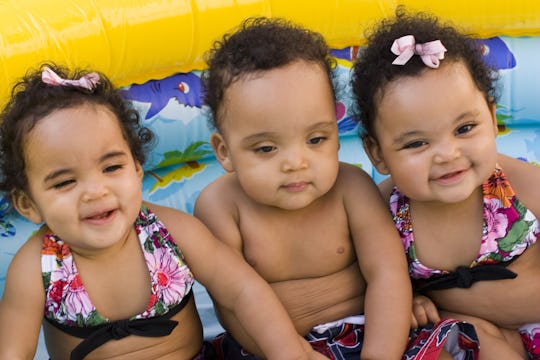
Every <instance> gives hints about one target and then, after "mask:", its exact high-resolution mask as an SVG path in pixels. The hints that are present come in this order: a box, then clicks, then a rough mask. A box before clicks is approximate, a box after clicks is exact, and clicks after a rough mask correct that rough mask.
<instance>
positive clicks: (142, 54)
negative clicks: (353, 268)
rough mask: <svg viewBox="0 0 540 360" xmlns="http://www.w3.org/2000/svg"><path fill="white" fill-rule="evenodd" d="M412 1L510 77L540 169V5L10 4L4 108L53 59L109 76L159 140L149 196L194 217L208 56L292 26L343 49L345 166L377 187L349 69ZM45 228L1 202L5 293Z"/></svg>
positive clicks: (504, 115)
mask: <svg viewBox="0 0 540 360" xmlns="http://www.w3.org/2000/svg"><path fill="white" fill-rule="evenodd" d="M402 3H403V4H405V5H406V6H407V8H409V9H411V10H413V9H414V10H427V11H431V12H433V13H435V14H437V15H439V16H441V17H442V18H444V19H447V20H450V21H452V22H454V23H455V24H456V25H458V26H460V27H462V28H463V29H465V30H466V31H468V32H471V33H477V34H479V35H480V36H481V37H482V38H483V39H484V40H482V42H483V44H484V49H485V60H486V61H488V62H490V63H491V64H493V65H495V66H496V67H497V68H498V69H499V71H500V75H501V78H500V85H501V99H500V102H499V103H498V106H497V119H498V122H499V128H500V134H499V137H498V140H497V141H498V144H499V147H500V150H501V151H502V152H504V153H507V154H509V155H511V156H514V157H520V158H522V159H524V160H527V161H530V162H540V101H538V98H537V94H538V93H539V87H540V85H539V84H540V69H539V68H538V59H537V54H540V31H539V29H540V2H533V1H526V0H522V1H519V0H515V1H512V2H508V1H500V0H491V1H475V2H470V1H468V0H455V1H452V2H446V1H427V0H411V1H389V0H379V1H360V0H357V1H354V0H348V1H347V0H336V1H333V2H329V1H326V0H296V1H288V0H274V1H270V0H266V1H262V0H238V1H232V0H228V1H227V0H219V1H218V0H190V1H188V0H169V1H166V0H160V1H158V0H148V1H142V0H140V1H134V0H132V1H126V0H106V1H105V0H94V1H88V0H79V1H75V0H71V1H67V0H48V1H46V2H44V1H40V0H33V1H32V0H7V1H6V0H4V1H1V0H0V27H1V31H0V84H2V87H1V89H0V104H1V105H3V104H4V103H5V100H6V99H7V96H8V94H9V91H10V88H11V86H12V84H13V83H14V82H15V80H16V79H18V78H19V77H21V76H22V75H23V74H24V73H25V71H26V70H27V69H28V68H30V67H35V66H36V65H37V64H39V63H41V62H44V61H54V62H58V63H61V64H65V65H67V66H76V67H86V66H88V67H92V68H96V69H98V70H100V71H102V72H104V73H107V74H109V76H110V77H111V78H112V79H113V81H114V82H115V83H116V84H118V85H120V86H122V87H123V89H122V91H123V94H124V96H125V98H126V99H128V100H129V101H131V102H132V103H133V105H134V106H135V108H136V109H138V111H140V114H141V118H142V119H143V122H144V123H145V125H147V126H149V127H150V128H152V129H153V130H154V131H155V132H156V134H157V136H158V138H159V140H158V143H157V144H156V147H155V148H154V150H153V151H152V153H151V154H150V156H149V160H148V162H147V163H146V164H145V166H144V169H145V177H144V179H143V194H144V198H145V199H147V200H149V201H152V202H156V203H160V204H163V205H167V206H172V207H175V208H178V209H182V210H184V211H187V212H192V210H193V204H194V202H195V199H196V198H197V196H198V194H199V192H200V191H201V189H202V188H203V187H204V186H206V185H207V184H208V183H209V182H210V181H212V180H213V179H214V178H216V177H217V176H219V175H220V174H222V169H221V167H220V166H219V164H218V163H217V162H216V160H215V159H214V157H213V155H212V150H211V147H210V146H209V144H208V139H209V135H210V131H211V130H210V129H209V128H208V126H207V110H206V109H205V108H204V107H203V106H202V104H201V100H200V95H201V84H200V71H201V70H203V68H204V65H203V61H202V60H203V54H204V51H205V50H206V49H208V48H209V47H210V46H211V44H212V42H213V41H215V40H216V39H218V38H220V37H221V35H222V34H223V33H224V32H227V31H229V30H231V29H233V28H234V27H235V26H237V25H238V24H239V23H240V22H241V21H242V20H243V19H244V18H246V17H248V16H256V15H266V16H280V17H286V18H289V19H291V20H293V21H295V22H298V23H300V24H303V25H305V26H307V27H309V28H312V29H314V30H317V31H320V32H321V33H322V34H323V35H324V36H325V37H326V39H327V40H328V42H329V44H330V45H331V47H332V48H333V49H334V50H333V55H334V56H335V57H336V59H337V60H338V67H337V68H336V70H335V71H336V82H337V83H338V84H336V85H337V86H336V88H337V89H339V92H338V102H337V106H336V113H337V118H338V127H339V133H340V141H341V149H340V158H341V160H343V161H347V162H350V163H353V164H357V165H358V166H361V167H362V168H364V169H365V170H366V171H367V172H368V173H370V174H372V176H373V178H374V179H375V180H376V181H378V180H380V179H381V176H380V175H379V174H377V173H376V172H375V170H374V169H373V168H372V166H371V164H370V162H369V160H368V158H367V157H366V155H365V154H364V152H363V151H362V147H361V145H360V142H359V140H358V137H357V130H358V129H357V128H356V126H355V123H354V122H353V121H352V119H351V115H352V112H351V98H350V95H351V91H350V88H349V87H348V80H349V69H350V66H351V61H352V59H353V57H354V55H355V54H356V53H357V51H358V47H359V46H362V44H363V43H364V37H363V32H364V30H365V29H366V27H368V26H370V25H372V24H373V23H374V22H375V21H376V20H377V19H379V18H381V17H384V16H389V15H391V14H392V13H393V12H394V9H395V7H396V6H397V5H398V4H402ZM35 229H36V227H35V225H33V224H31V223H29V222H28V221H26V220H24V219H23V218H21V217H20V216H18V215H17V213H16V212H15V211H13V210H11V209H10V208H9V206H8V202H7V201H6V198H5V196H2V197H0V296H1V294H2V293H3V287H4V281H5V275H6V270H7V267H8V265H9V263H10V261H11V259H12V257H13V255H14V254H15V252H16V251H17V249H18V248H19V247H20V246H21V244H22V243H23V242H24V241H25V240H26V239H27V238H28V236H29V235H30V234H31V233H32V231H34V230H35ZM202 291H203V292H204V289H203V290H202ZM198 305H199V304H198ZM205 306H206V307H205V308H204V309H203V308H200V310H201V309H202V310H201V311H203V312H204V311H206V312H207V313H208V314H206V315H204V314H203V322H204V325H205V333H206V334H207V335H209V334H210V335H211V333H212V332H213V331H217V330H216V329H219V325H217V322H216V320H215V318H214V317H213V313H212V307H211V303H210V302H207V303H206V305H205Z"/></svg>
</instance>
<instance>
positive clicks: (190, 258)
mask: <svg viewBox="0 0 540 360" xmlns="http://www.w3.org/2000/svg"><path fill="white" fill-rule="evenodd" d="M151 208H152V210H154V211H155V212H156V213H157V215H158V217H159V218H161V219H162V221H163V222H164V223H165V224H166V226H167V228H168V230H169V231H170V233H171V234H172V235H173V238H174V239H175V240H176V242H177V243H178V245H179V247H180V249H181V251H182V252H183V254H184V255H185V258H186V262H187V263H188V265H189V266H190V268H191V270H192V271H193V274H194V275H195V277H196V278H197V280H198V281H199V282H201V283H202V284H203V285H204V286H205V287H206V288H207V290H208V292H209V293H210V294H211V296H212V298H213V299H214V300H215V301H216V302H217V303H219V304H220V305H221V307H222V309H225V310H226V311H229V312H232V313H234V314H235V316H236V317H237V319H238V321H239V322H240V324H241V326H242V328H243V329H244V330H245V331H246V333H247V334H249V336H250V337H251V338H252V339H254V340H255V341H256V344H257V346H258V347H259V348H260V349H261V351H262V353H263V354H264V356H265V358H268V359H317V358H320V359H323V358H324V357H322V356H321V355H320V354H317V353H315V352H314V351H313V350H312V349H311V347H310V346H309V345H308V344H307V342H306V341H305V340H304V339H303V338H302V337H301V336H299V335H298V333H297V332H296V330H295V328H294V326H293V324H292V322H291V320H290V318H289V316H288V314H287V312H286V311H285V309H284V308H283V305H281V303H280V302H279V300H278V298H277V297H276V296H275V294H274V293H273V291H272V289H271V288H270V286H269V285H268V284H267V283H266V282H265V281H264V280H263V279H262V278H261V277H260V276H259V275H258V274H257V273H256V272H255V270H253V269H252V268H251V267H250V266H249V265H248V264H247V263H246V262H245V260H244V259H243V258H242V256H241V255H240V254H238V253H237V252H235V251H233V250H232V249H231V248H230V247H229V246H227V245H226V244H224V243H222V242H220V241H219V240H217V239H216V238H215V237H214V236H213V235H212V233H211V232H210V231H209V230H208V228H206V227H205V226H204V225H203V224H202V223H201V222H200V221H199V220H197V219H196V218H194V217H192V216H189V215H187V214H185V213H180V212H178V211H175V210H173V209H168V208H163V207H158V206H156V205H151ZM222 215H223V214H222ZM276 334H279V336H276Z"/></svg>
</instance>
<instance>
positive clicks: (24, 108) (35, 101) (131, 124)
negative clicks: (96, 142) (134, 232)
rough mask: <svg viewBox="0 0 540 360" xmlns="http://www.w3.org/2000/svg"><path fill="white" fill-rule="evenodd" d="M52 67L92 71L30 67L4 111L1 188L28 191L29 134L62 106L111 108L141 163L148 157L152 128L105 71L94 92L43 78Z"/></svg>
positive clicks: (75, 76) (0, 133)
mask: <svg viewBox="0 0 540 360" xmlns="http://www.w3.org/2000/svg"><path fill="white" fill-rule="evenodd" d="M45 67H49V68H50V69H52V70H53V71H54V72H56V73H57V74H58V75H59V76H60V77H62V78H65V79H78V78H80V77H81V76H83V75H86V74H88V73H89V72H90V71H87V70H82V69H76V70H74V71H72V72H71V74H70V72H69V71H68V70H67V69H66V68H63V67H61V66H59V65H56V64H52V63H49V64H42V65H41V66H39V67H38V68H37V69H35V70H30V71H29V72H27V73H26V75H25V76H24V77H23V78H22V79H20V80H19V82H17V83H16V84H15V86H14V87H13V90H12V92H11V98H10V100H9V101H8V103H7V104H6V106H5V107H4V109H3V111H2V113H0V121H1V125H0V191H4V192H12V191H15V190H22V191H27V190H28V179H27V177H26V173H25V156H24V151H23V150H24V147H23V145H24V141H25V136H26V135H27V134H28V133H29V132H30V131H31V130H32V129H33V128H34V126H35V125H36V124H37V123H38V121H39V120H40V119H42V118H44V117H46V116H47V115H49V114H51V113H52V112H54V111H56V110H59V109H66V108H72V107H76V106H79V105H81V104H85V103H90V104H96V105H103V106H105V107H107V108H108V109H109V110H110V111H112V113H113V114H115V115H116V117H117V118H118V122H119V124H120V128H121V129H122V132H123V135H124V138H125V139H126V141H127V143H128V145H129V148H130V150H131V153H132V154H133V157H134V158H135V159H136V160H138V161H139V162H140V163H141V164H143V163H144V161H145V159H146V154H145V151H146V146H148V145H150V144H151V143H152V141H153V139H154V135H153V133H152V131H151V130H150V129H148V128H146V127H143V126H142V125H141V124H140V122H139V114H138V112H137V111H136V110H134V109H132V108H131V107H130V106H129V105H128V103H127V102H126V101H125V99H124V98H123V97H122V96H121V95H120V93H119V92H118V91H117V89H116V88H114V86H113V84H112V83H111V81H110V80H109V79H108V78H107V77H106V76H105V75H103V74H99V76H100V80H99V83H98V84H97V86H96V88H95V89H94V90H93V91H88V90H86V89H83V88H80V87H76V86H67V85H64V86H53V85H48V84H46V83H44V82H43V81H42V78H41V75H42V72H43V69H44V68H45Z"/></svg>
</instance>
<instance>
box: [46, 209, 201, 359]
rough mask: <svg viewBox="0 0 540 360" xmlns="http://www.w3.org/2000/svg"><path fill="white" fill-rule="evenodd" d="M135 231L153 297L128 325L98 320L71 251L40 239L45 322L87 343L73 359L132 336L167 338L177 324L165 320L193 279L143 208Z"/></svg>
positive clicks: (50, 239) (56, 240) (180, 305)
mask: <svg viewBox="0 0 540 360" xmlns="http://www.w3.org/2000/svg"><path fill="white" fill-rule="evenodd" d="M134 227H135V231H136V233H137V235H138V237H139V241H140V244H141V249H142V251H143V254H144V258H145V260H146V265H147V266H148V271H149V272H150V280H151V284H150V285H151V289H150V290H151V296H150V300H149V302H148V305H147V306H146V309H145V310H144V312H142V313H140V314H137V315H135V316H133V317H131V318H130V319H128V320H119V321H110V320H109V319H107V318H106V317H104V316H102V315H101V314H99V312H98V311H97V310H96V308H95V306H94V305H93V304H92V300H91V299H90V297H89V295H88V293H87V291H86V289H85V287H84V284H83V283H82V281H81V278H80V276H79V273H78V271H77V266H76V264H75V262H74V261H73V256H72V254H71V251H70V249H69V246H68V245H66V244H64V242H63V241H62V240H61V239H60V238H58V237H57V236H56V235H54V234H50V233H48V234H46V235H45V236H44V238H43V245H42V250H41V269H42V276H43V284H44V286H45V295H46V299H45V312H44V317H45V319H46V320H47V321H48V322H49V323H50V324H52V325H54V326H55V327H57V328H59V329H61V330H62V331H64V332H67V333H69V334H71V335H73V336H77V337H80V338H85V340H84V341H83V342H81V344H80V345H79V346H77V347H76V348H75V349H74V350H73V352H72V354H71V359H82V358H84V356H86V354H88V353H90V352H91V351H92V350H94V349H95V348H97V347H99V346H101V345H102V344H103V343H105V342H107V341H109V340H111V339H120V338H123V337H125V336H128V335H130V334H134V335H139V336H153V337H155V336H165V335H168V334H170V332H171V331H172V330H173V329H174V327H175V326H176V325H177V322H176V321H173V320H170V319H169V318H170V317H172V316H173V315H175V314H176V313H178V312H179V311H180V310H181V309H182V308H183V307H184V306H185V305H186V304H187V302H188V301H189V299H190V298H191V295H192V292H191V288H192V285H193V283H194V279H193V275H192V273H191V271H190V269H189V268H188V266H187V265H186V264H185V262H184V258H183V255H182V253H181V252H180V250H179V249H178V247H177V246H176V243H175V242H174V241H173V239H172V237H171V235H170V234H169V232H168V231H167V229H166V228H165V226H164V225H163V223H162V222H161V221H159V219H158V218H157V217H156V215H155V214H154V213H153V212H151V211H150V210H149V209H148V208H147V207H145V206H142V207H141V210H140V212H139V216H138V217H137V220H136V221H135V225H134ZM111 275H113V274H111Z"/></svg>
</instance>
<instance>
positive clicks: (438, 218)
mask: <svg viewBox="0 0 540 360" xmlns="http://www.w3.org/2000/svg"><path fill="white" fill-rule="evenodd" d="M474 40H475V39H474V38H473V37H471V36H468V35H464V34H463V33H461V32H460V31H459V30H458V29H457V28H456V27H454V26H452V25H451V24H444V23H442V22H441V21H440V20H439V19H438V18H436V17H434V16H432V15H430V14H426V13H415V14H410V13H407V12H406V11H405V10H404V9H403V8H399V9H398V10H397V12H396V16H395V17H393V18H388V19H385V20H383V21H382V22H381V24H380V26H379V27H377V28H376V29H375V30H374V31H373V33H372V34H371V35H370V36H369V37H368V44H367V46H366V47H365V48H364V50H363V52H362V53H361V54H360V56H359V58H358V59H357V61H356V63H355V65H354V68H353V81H352V88H353V92H354V97H355V101H356V105H357V108H358V109H359V111H360V114H359V119H360V121H361V125H362V130H363V133H362V140H363V145H364V149H365V150H366V152H367V154H368V156H369V158H370V160H371V162H372V163H373V165H374V166H375V168H376V169H377V171H378V172H379V173H381V174H383V175H387V178H386V180H384V181H383V182H381V183H380V184H379V189H380V191H381V193H382V195H383V197H384V198H385V200H386V201H387V203H388V208H389V211H390V213H391V215H392V217H393V219H394V225H395V227H396V229H397V230H398V232H399V234H400V237H401V241H402V244H403V248H404V252H405V256H406V258H407V261H408V264H409V277H410V278H411V280H412V283H413V288H414V290H415V294H416V295H415V297H414V300H413V312H412V323H411V327H412V328H413V329H417V330H415V331H419V330H418V329H426V327H427V328H430V329H432V328H433V326H435V327H437V324H439V323H440V321H441V319H445V318H446V319H456V321H457V320H459V322H458V323H457V324H456V335H455V339H457V341H454V342H447V344H446V346H445V349H444V350H445V353H442V354H441V358H451V357H454V358H456V357H457V358H459V359H505V360H506V359H527V358H529V359H540V276H538V274H539V273H540V246H539V245H538V242H537V241H536V240H537V238H538V237H539V236H540V225H539V221H538V219H537V217H538V216H540V190H538V187H537V186H534V185H532V184H536V183H537V182H538V181H540V168H539V167H536V166H533V165H531V164H527V163H525V162H523V161H520V160H517V159H514V158H510V157H508V156H505V155H503V154H500V153H498V151H497V144H496V136H497V133H498V129H497V116H496V109H497V91H496V79H497V73H496V72H495V70H494V69H491V68H489V67H488V66H487V65H486V63H485V62H484V61H483V57H482V49H481V48H480V47H479V46H478V42H476V41H474ZM396 55H397V57H396ZM466 324H467V325H469V326H470V325H473V326H474V331H468V330H467V329H466V328H465V325H466ZM469 330H471V329H470V328H469ZM478 343H479V344H480V345H481V347H480V348H478V347H477V345H478ZM451 344H454V346H452V345H451Z"/></svg>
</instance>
